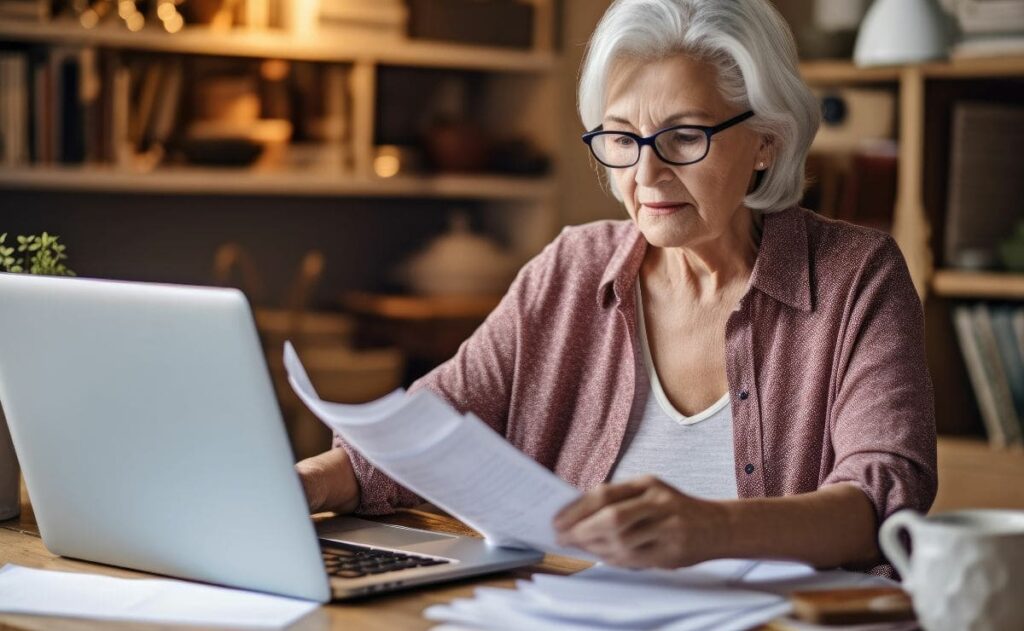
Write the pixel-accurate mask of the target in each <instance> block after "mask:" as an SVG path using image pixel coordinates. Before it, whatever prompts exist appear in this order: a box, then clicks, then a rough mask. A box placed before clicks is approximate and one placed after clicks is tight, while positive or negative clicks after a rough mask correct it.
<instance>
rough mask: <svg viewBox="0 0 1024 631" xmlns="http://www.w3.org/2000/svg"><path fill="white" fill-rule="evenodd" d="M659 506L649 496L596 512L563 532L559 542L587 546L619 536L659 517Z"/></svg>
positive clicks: (621, 502)
mask: <svg viewBox="0 0 1024 631" xmlns="http://www.w3.org/2000/svg"><path fill="white" fill-rule="evenodd" d="M657 512H658V507H657V506H655V505H654V504H653V503H652V502H651V501H650V498H649V497H648V493H646V492H643V493H641V494H640V495H637V496H634V497H630V498H628V499H625V500H622V501H620V502H616V503H614V504H609V505H607V506H604V507H602V508H601V509H599V510H598V511H597V512H595V513H592V514H591V515H589V516H587V517H585V518H583V519H581V520H580V521H578V522H576V524H575V525H574V526H572V527H570V528H569V529H568V530H565V531H562V534H561V537H560V540H561V541H563V542H564V545H586V544H587V543H590V542H593V541H597V540H600V539H605V538H609V537H618V536H622V535H624V534H625V533H626V532H629V531H630V530H631V529H633V528H634V527H635V526H637V525H638V524H640V523H641V522H643V521H645V520H650V519H651V518H652V517H655V516H657Z"/></svg>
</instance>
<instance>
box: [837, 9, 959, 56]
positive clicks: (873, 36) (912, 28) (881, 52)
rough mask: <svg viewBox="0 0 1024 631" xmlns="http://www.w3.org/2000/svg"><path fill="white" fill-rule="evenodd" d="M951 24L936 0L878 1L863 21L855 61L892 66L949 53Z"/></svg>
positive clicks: (855, 50)
mask: <svg viewBox="0 0 1024 631" xmlns="http://www.w3.org/2000/svg"><path fill="white" fill-rule="evenodd" d="M949 45H950V25H949V21H948V18H947V17H946V14H945V13H943V11H942V8H941V7H940V6H939V4H938V2H937V1H936V0H875V3H874V4H873V5H871V8H870V9H868V13H867V15H866V16H864V21H863V22H861V25H860V31H859V32H858V33H857V45H856V47H855V48H854V51H853V60H854V62H855V63H856V64H857V65H858V66H892V65H897V64H907V63H916V62H921V61H929V60H932V59H944V58H945V57H946V56H947V55H948V54H949Z"/></svg>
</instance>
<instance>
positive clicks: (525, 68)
mask: <svg viewBox="0 0 1024 631" xmlns="http://www.w3.org/2000/svg"><path fill="white" fill-rule="evenodd" d="M0 40H6V41H17V42H32V43H38V44H46V45H61V46H68V45H71V46H95V47H98V48H108V49H121V50H132V51H148V52H158V53H173V54H186V55H209V56H224V57H248V58H271V59H287V60H291V61H318V62H365V63H377V64H387V65H396V66H421V67H429V68H455V69H463V70H484V71H489V72H527V73H545V72H549V71H551V70H552V69H553V68H554V67H555V65H556V63H557V57H556V56H555V54H554V53H553V52H552V51H550V50H545V49H543V48H538V49H536V50H529V51H520V50H507V49H501V48H491V47H487V46H471V45H464V44H447V43H440V42H430V41H409V40H399V41H395V40H391V39H384V38H380V37H368V36H361V35H358V34H355V35H353V34H348V33H346V34H345V35H344V36H343V37H330V34H329V33H325V34H324V36H323V37H313V38H310V37H298V36H295V35H292V34H290V33H287V32H282V31H276V30H271V29H267V30H264V31H252V30H242V29H237V30H231V31H223V30H211V29H209V28H207V27H202V26H196V27H188V28H186V29H184V30H182V31H181V32H179V33H174V34H170V33H167V32H165V31H163V30H161V29H159V28H157V27H149V28H147V29H143V30H141V31H137V32H132V31H129V30H127V29H125V28H124V27H123V26H121V25H120V24H116V23H104V24H101V25H99V26H97V27H95V28H91V29H86V28H82V27H81V26H80V25H79V24H77V23H76V22H74V21H67V20H60V19H58V20H55V21H52V22H29V21H18V20H5V21H2V22H0Z"/></svg>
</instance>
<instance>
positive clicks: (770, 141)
mask: <svg viewBox="0 0 1024 631" xmlns="http://www.w3.org/2000/svg"><path fill="white" fill-rule="evenodd" d="M774 161H775V137H774V136H769V135H765V136H763V137H762V138H761V146H760V147H759V148H758V150H757V160H755V161H754V170H756V171H766V170H768V169H769V168H770V167H771V166H772V162H774Z"/></svg>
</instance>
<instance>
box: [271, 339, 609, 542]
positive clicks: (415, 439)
mask: <svg viewBox="0 0 1024 631" xmlns="http://www.w3.org/2000/svg"><path fill="white" fill-rule="evenodd" d="M285 367H286V368H287V370H288V374H289V383H290V384H291V385H292V388H293V389H294V390H295V392H296V394H297V395H298V396H299V398H300V399H301V400H302V401H303V403H305V404H306V405H307V406H308V407H309V408H310V410H312V412H313V413H314V414H316V415H317V417H318V418H320V420H321V421H323V422H324V423H325V424H326V425H327V426H328V427H330V428H331V429H332V430H334V431H336V432H337V433H338V434H340V435H341V436H342V437H343V438H344V439H345V440H346V441H347V442H348V443H349V444H350V445H352V446H353V447H354V448H355V449H357V450H358V451H359V452H360V453H361V454H363V455H364V456H365V457H366V458H367V459H368V460H369V461H370V462H371V463H373V465H374V466H376V467H377V468H378V469H380V470H381V471H383V472H385V473H386V474H387V475H388V476H389V477H391V478H392V479H393V480H395V481H396V482H398V483H399V484H401V485H403V486H405V487H406V488H408V489H410V490H412V491H413V492H415V493H417V494H418V495H420V496H422V497H424V498H425V499H427V500H429V501H430V502H433V503H434V504H436V505H437V506H439V507H440V508H442V509H444V510H446V511H448V512H449V513H451V514H452V515H454V516H456V517H458V518H459V519H461V520H462V521H464V522H465V523H467V524H468V525H470V526H471V527H473V528H474V529H476V530H477V531H479V532H480V533H481V534H483V535H484V536H485V537H486V538H487V540H488V541H490V542H491V543H494V544H495V545H501V546H508V547H523V548H537V549H540V550H544V551H546V552H553V553H556V554H563V555H569V556H575V557H577V558H590V557H588V556H585V555H584V554H583V553H582V552H580V551H578V550H570V549H566V548H561V547H560V546H558V545H557V544H556V543H555V531H554V528H553V526H552V520H553V519H554V516H555V514H556V513H557V512H558V511H559V510H560V509H561V508H562V507H563V506H565V505H566V504H568V503H569V502H571V501H573V500H574V499H576V498H577V497H578V496H579V491H577V490H576V489H575V488H573V486H572V485H570V484H569V483H567V482H565V481H564V480H562V479H561V478H559V477H558V476H556V475H554V474H553V473H551V472H550V471H548V470H547V469H545V468H544V467H543V466H541V465H540V464H538V463H537V462H535V461H534V460H533V459H531V458H530V457H529V456H527V455H526V454H524V453H522V452H520V451H519V450H518V449H516V448H515V447H513V446H512V445H511V444H510V443H509V442H508V441H507V440H505V439H504V438H503V437H502V436H500V435H498V434H497V433H496V432H495V431H494V430H492V429H491V428H490V427H489V426H487V424H485V423H484V422H483V421H481V420H480V419H479V418H477V417H476V416H474V415H472V414H468V415H466V416H462V415H460V414H459V413H458V412H457V411H456V410H454V409H453V408H452V407H451V406H449V405H448V404H447V403H446V402H445V401H443V400H442V399H440V398H439V397H437V396H436V395H435V394H433V393H432V392H430V391H428V390H420V391H418V392H416V393H414V394H411V395H410V394H406V395H404V396H402V397H401V398H399V397H397V396H396V395H395V394H394V393H393V394H392V395H389V396H388V399H389V400H388V401H386V402H373V403H370V404H367V405H368V406H369V410H356V411H355V413H352V412H351V410H350V408H358V407H361V406H341V407H336V406H339V405H340V404H331V403H328V402H325V401H323V400H321V399H320V397H319V395H317V393H316V391H315V390H314V389H313V385H312V383H311V382H310V381H309V379H308V378H307V377H306V376H305V371H304V370H303V369H302V365H301V363H300V362H299V359H298V356H297V355H296V354H295V353H294V350H291V351H286V358H285Z"/></svg>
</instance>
